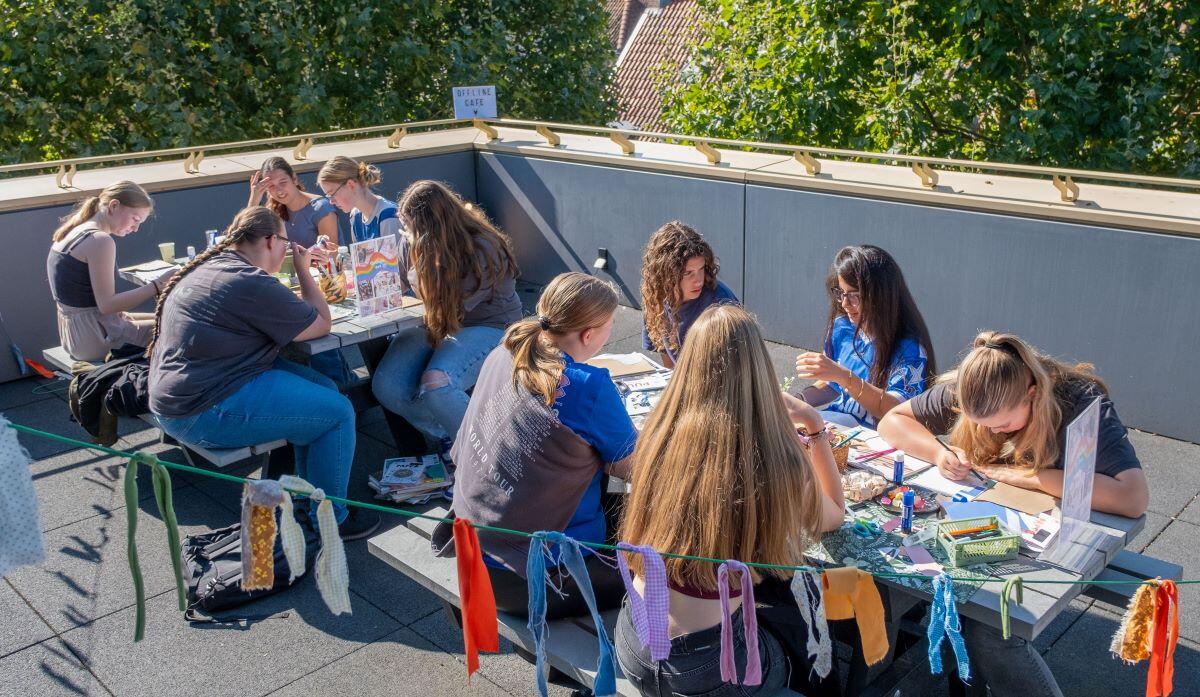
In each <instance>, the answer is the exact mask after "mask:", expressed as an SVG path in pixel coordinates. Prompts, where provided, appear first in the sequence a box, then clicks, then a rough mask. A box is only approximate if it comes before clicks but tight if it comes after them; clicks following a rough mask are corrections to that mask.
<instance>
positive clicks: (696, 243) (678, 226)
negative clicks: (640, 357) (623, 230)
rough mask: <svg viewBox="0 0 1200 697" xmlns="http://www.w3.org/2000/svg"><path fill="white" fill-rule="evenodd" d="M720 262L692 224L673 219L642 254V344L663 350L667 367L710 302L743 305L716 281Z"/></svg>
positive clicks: (671, 364)
mask: <svg viewBox="0 0 1200 697" xmlns="http://www.w3.org/2000/svg"><path fill="white" fill-rule="evenodd" d="M720 269H721V262H720V261H719V260H718V259H717V257H716V255H714V254H713V250H712V247H710V246H709V244H708V242H706V241H705V240H704V238H703V237H702V236H701V235H700V233H698V232H696V231H695V230H694V229H693V228H692V227H691V226H689V225H686V224H684V223H681V222H679V221H678V220H672V221H671V222H669V223H667V224H666V225H663V226H662V227H660V228H659V229H658V230H656V231H655V233H654V234H653V235H652V236H651V237H650V241H649V242H647V243H646V252H645V254H644V255H643V257H642V307H643V316H644V318H645V325H644V327H643V328H642V347H643V348H644V349H646V350H647V351H658V353H659V355H661V356H662V362H663V365H665V366H667V367H668V368H671V367H674V366H675V359H676V358H677V357H678V356H679V352H680V350H681V349H682V348H683V339H684V337H686V336H687V333H688V329H690V328H691V326H692V322H695V321H696V318H697V317H699V316H700V313H701V312H704V311H705V310H706V309H708V307H709V306H711V305H716V304H718V303H725V302H728V303H734V304H738V299H737V296H736V295H734V293H733V291H732V290H730V289H729V287H728V286H726V285H725V284H724V283H721V282H720V281H719V280H717V272H718V271H720Z"/></svg>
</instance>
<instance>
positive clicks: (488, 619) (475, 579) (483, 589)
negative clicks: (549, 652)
mask: <svg viewBox="0 0 1200 697" xmlns="http://www.w3.org/2000/svg"><path fill="white" fill-rule="evenodd" d="M454 557H455V559H456V561H457V562H458V597H459V598H460V599H461V601H462V630H463V652H464V653H465V654H466V656H467V677H468V678H470V677H471V674H472V673H474V672H475V671H477V670H479V652H480V651H491V652H493V653H494V652H496V651H499V650H500V635H499V633H498V632H499V625H498V622H497V619H496V596H495V595H494V594H493V593H492V579H491V577H490V576H488V572H487V567H486V566H484V564H483V550H482V548H481V547H480V546H479V537H478V536H477V535H476V534H475V528H474V527H472V526H471V521H469V520H467V519H466V518H456V519H455V520H454Z"/></svg>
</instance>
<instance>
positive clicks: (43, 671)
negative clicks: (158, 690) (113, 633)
mask: <svg viewBox="0 0 1200 697" xmlns="http://www.w3.org/2000/svg"><path fill="white" fill-rule="evenodd" d="M0 676H3V679H0V697H45V696H46V695H111V694H112V693H111V692H109V691H108V690H106V689H105V688H104V686H103V685H101V684H100V683H98V682H97V681H96V678H95V676H93V675H92V674H91V673H90V672H88V669H87V668H86V667H85V666H84V665H83V664H82V663H80V662H79V659H78V658H76V657H75V656H74V655H73V654H72V653H71V651H70V650H69V649H68V648H67V647H66V645H64V644H63V643H62V642H61V641H59V640H58V639H49V640H47V641H43V642H42V643H40V644H35V645H33V646H30V647H29V648H27V649H24V650H22V651H18V652H17V653H14V654H11V655H8V656H5V657H4V658H0ZM133 689H134V688H133V687H132V686H130V691H132V690H133Z"/></svg>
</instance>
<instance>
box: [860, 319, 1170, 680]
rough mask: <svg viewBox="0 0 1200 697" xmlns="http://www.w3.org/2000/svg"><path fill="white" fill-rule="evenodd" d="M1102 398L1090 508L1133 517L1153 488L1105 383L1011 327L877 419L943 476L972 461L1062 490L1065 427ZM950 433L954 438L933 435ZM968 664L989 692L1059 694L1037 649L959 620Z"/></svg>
mask: <svg viewBox="0 0 1200 697" xmlns="http://www.w3.org/2000/svg"><path fill="white" fill-rule="evenodd" d="M1095 399H1099V400H1100V429H1099V433H1098V434H1097V441H1096V474H1095V478H1094V480H1093V484H1092V508H1093V509H1095V510H1099V511H1104V512H1106V513H1115V514H1118V515H1124V516H1129V517H1137V516H1140V515H1142V514H1143V513H1145V512H1146V506H1147V505H1148V503H1149V498H1150V492H1149V489H1148V487H1147V485H1146V476H1145V474H1144V473H1143V472H1142V469H1141V463H1140V462H1139V461H1138V457H1137V454H1136V453H1135V452H1134V450H1133V445H1132V444H1131V443H1130V442H1129V435H1128V433H1126V430H1125V426H1124V425H1123V424H1122V423H1121V420H1120V418H1119V417H1118V416H1117V412H1116V408H1115V407H1114V406H1113V403H1112V400H1111V399H1110V398H1109V396H1108V390H1107V389H1106V388H1105V386H1104V383H1103V382H1101V381H1100V380H1099V379H1097V378H1096V377H1095V376H1093V375H1092V373H1091V366H1090V365H1087V364H1078V365H1070V364H1067V363H1063V362H1061V361H1058V360H1055V359H1053V358H1051V357H1049V356H1046V355H1043V354H1041V353H1039V352H1038V351H1037V350H1036V349H1034V348H1033V347H1032V346H1030V345H1029V344H1027V343H1025V342H1024V341H1022V340H1021V339H1020V338H1018V337H1017V336H1015V335H1013V334H1005V333H1002V332H992V331H985V332H980V333H979V334H978V335H977V336H976V337H975V341H974V342H973V343H972V348H971V351H970V353H968V354H967V356H966V358H964V359H963V361H962V363H960V364H959V366H958V368H956V369H955V370H952V371H950V372H949V373H946V374H945V375H942V376H941V377H940V378H938V382H937V384H936V385H934V387H933V388H932V389H930V390H929V391H928V392H925V393H924V394H922V395H920V396H918V397H914V398H913V399H911V400H909V401H907V402H905V403H903V404H901V405H899V406H898V407H896V408H895V409H893V410H892V411H890V412H889V413H888V414H887V416H885V417H883V419H882V420H881V421H880V422H879V433H880V435H882V436H883V437H884V439H886V440H887V441H888V442H889V443H891V444H892V445H894V446H896V447H897V448H900V449H902V450H904V451H905V452H907V453H909V454H911V455H915V456H916V457H919V458H921V459H923V460H926V461H929V462H934V463H936V464H937V466H938V470H939V471H940V472H941V473H942V475H944V476H945V477H947V478H949V479H954V480H963V479H966V478H967V477H968V475H969V474H970V470H971V468H974V469H975V470H978V471H979V472H981V473H982V474H984V475H986V476H988V477H990V478H992V479H996V480H998V481H1001V482H1006V483H1008V484H1012V485H1014V486H1019V487H1022V488H1025V489H1035V490H1040V491H1044V492H1046V493H1048V494H1051V495H1053V496H1056V497H1061V496H1062V493H1063V454H1064V453H1063V451H1064V448H1065V445H1066V427H1067V425H1068V424H1070V423H1071V421H1072V420H1074V419H1075V417H1076V416H1078V415H1079V413H1080V412H1082V411H1083V410H1084V409H1085V408H1086V407H1087V406H1088V405H1089V404H1091V403H1092V401H1093V400H1095ZM947 434H948V435H949V436H950V445H949V446H943V445H941V444H940V443H939V441H938V439H937V436H938V435H947ZM963 636H964V638H965V639H966V642H967V652H968V653H969V654H970V656H971V661H972V664H973V665H977V666H978V667H979V673H980V675H981V676H982V677H983V680H984V682H985V684H986V685H987V686H988V687H990V688H991V691H992V693H993V694H998V695H1008V694H1012V695H1018V694H1019V695H1061V694H1062V692H1061V691H1060V690H1059V688H1058V685H1057V684H1056V683H1055V680H1054V676H1053V675H1052V674H1051V673H1050V669H1049V668H1048V667H1047V666H1046V664H1045V662H1044V661H1043V660H1042V658H1041V655H1040V654H1039V653H1038V652H1037V651H1036V650H1035V649H1034V648H1033V647H1032V646H1031V645H1030V644H1029V642H1027V641H1026V640H1024V639H1021V638H1020V637H1017V636H1012V637H1010V638H1009V639H1007V640H1006V639H1003V638H1002V637H1001V635H1000V632H999V631H997V630H996V629H993V628H991V627H988V626H987V625H985V624H982V623H980V622H976V621H973V620H970V619H968V618H966V617H964V618H963Z"/></svg>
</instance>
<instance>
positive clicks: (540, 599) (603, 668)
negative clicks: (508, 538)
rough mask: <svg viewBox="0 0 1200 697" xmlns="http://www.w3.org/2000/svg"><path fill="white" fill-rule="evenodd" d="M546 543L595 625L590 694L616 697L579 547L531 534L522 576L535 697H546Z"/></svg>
mask: <svg viewBox="0 0 1200 697" xmlns="http://www.w3.org/2000/svg"><path fill="white" fill-rule="evenodd" d="M547 542H550V543H554V544H557V545H558V546H559V552H560V557H559V560H560V563H561V564H564V565H566V567H567V572H568V573H570V575H571V577H572V578H574V579H575V585H576V586H577V587H578V588H579V592H580V593H582V594H583V599H584V601H585V602H586V603H587V605H588V609H589V610H591V613H592V622H593V623H594V624H595V625H596V639H597V640H598V642H599V644H600V658H599V661H598V662H597V664H596V680H595V683H594V684H593V685H592V692H593V693H594V694H595V695H596V697H611V696H612V695H615V694H616V693H617V676H616V669H615V668H614V665H613V650H612V642H610V641H609V640H608V632H606V631H605V630H604V618H603V617H601V616H600V611H599V610H598V609H597V608H596V595H595V593H594V592H593V591H592V579H591V577H589V576H588V572H587V565H586V564H585V563H584V561H583V553H582V552H581V551H580V548H579V543H578V542H576V541H575V540H572V539H571V538H569V537H567V536H566V535H564V534H562V533H561V532H553V531H545V530H543V531H541V532H535V533H534V534H533V539H531V540H530V541H529V561H528V562H526V564H525V576H526V578H527V579H528V581H529V624H528V627H529V631H530V633H532V634H533V646H534V655H535V656H536V657H537V684H538V694H540V695H541V697H547V687H546V671H545V664H546V648H545V647H546V554H545V550H544V547H545V544H546V543H547Z"/></svg>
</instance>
